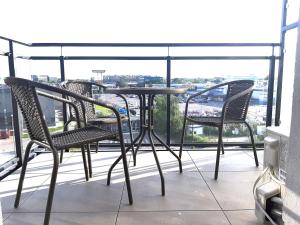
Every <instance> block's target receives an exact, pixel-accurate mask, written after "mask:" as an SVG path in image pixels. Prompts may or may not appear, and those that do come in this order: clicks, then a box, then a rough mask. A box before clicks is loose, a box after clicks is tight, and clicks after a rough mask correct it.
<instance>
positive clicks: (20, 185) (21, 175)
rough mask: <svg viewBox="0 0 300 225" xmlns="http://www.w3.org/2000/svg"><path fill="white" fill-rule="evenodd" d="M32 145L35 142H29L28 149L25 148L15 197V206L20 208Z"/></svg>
mask: <svg viewBox="0 0 300 225" xmlns="http://www.w3.org/2000/svg"><path fill="white" fill-rule="evenodd" d="M32 145H33V142H29V143H28V145H27V147H26V150H25V155H24V160H23V165H22V170H21V173H20V179H19V184H18V189H17V195H16V199H15V208H18V206H19V203H20V198H21V194H22V188H23V182H24V178H25V173H26V168H27V163H28V158H29V153H30V149H31V147H32Z"/></svg>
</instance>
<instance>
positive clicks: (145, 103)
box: [105, 87, 186, 195]
mask: <svg viewBox="0 0 300 225" xmlns="http://www.w3.org/2000/svg"><path fill="white" fill-rule="evenodd" d="M185 92H186V89H183V88H146V87H134V88H107V89H106V90H105V93H108V94H132V95H137V96H138V97H139V100H140V132H139V134H138V136H137V137H136V138H135V139H134V141H133V143H132V144H131V145H130V146H129V147H128V148H127V149H126V152H128V151H129V150H130V149H131V148H132V149H133V161H134V165H136V155H137V152H138V150H139V148H140V146H141V144H142V141H143V140H144V137H145V135H146V133H147V134H148V137H149V142H150V145H151V148H152V152H153V155H154V158H155V162H156V165H157V168H158V171H159V175H160V179H161V192H162V195H165V182H164V176H163V173H162V170H161V167H160V164H159V159H158V156H157V153H156V149H155V145H154V142H153V137H154V138H156V139H157V140H158V141H159V142H160V143H161V144H162V145H163V146H164V147H165V148H166V149H167V150H168V151H169V152H171V153H172V155H173V156H174V157H175V158H176V159H177V160H178V163H179V170H180V173H181V172H182V164H181V159H180V158H179V156H177V155H176V153H175V152H174V151H173V150H172V149H171V148H170V147H169V146H168V145H167V144H166V143H165V142H164V141H162V140H161V139H160V138H159V137H158V135H157V134H156V133H155V132H154V124H153V111H154V98H155V95H169V94H183V93H185ZM135 147H136V149H134V148H135ZM121 159H122V157H121V156H120V157H119V158H118V159H117V160H116V161H115V162H114V163H113V164H112V166H111V167H110V169H109V171H108V177H107V184H108V185H109V184H110V178H111V172H112V170H113V168H114V167H115V166H116V165H117V164H118V162H119V161H120V160H121Z"/></svg>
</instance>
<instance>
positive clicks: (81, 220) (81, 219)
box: [3, 212, 117, 225]
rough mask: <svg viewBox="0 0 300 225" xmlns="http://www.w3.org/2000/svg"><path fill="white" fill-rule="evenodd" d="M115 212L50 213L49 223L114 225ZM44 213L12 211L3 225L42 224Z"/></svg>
mask: <svg viewBox="0 0 300 225" xmlns="http://www.w3.org/2000/svg"><path fill="white" fill-rule="evenodd" d="M116 217H117V213H116V212H97V213H52V214H51V217H50V224H51V225H75V224H88V225H114V224H115V221H116ZM43 220H44V213H13V214H11V215H10V216H9V218H8V219H6V220H5V221H4V223H3V225H15V224H26V225H29V224H30V225H41V224H43Z"/></svg>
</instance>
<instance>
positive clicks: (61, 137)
mask: <svg viewBox="0 0 300 225" xmlns="http://www.w3.org/2000/svg"><path fill="white" fill-rule="evenodd" d="M5 83H6V84H7V85H8V86H10V87H11V90H12V93H13V95H14V97H15V99H16V101H17V103H18V106H19V108H20V109H21V112H22V114H23V117H24V120H25V123H26V126H27V130H28V133H29V137H30V142H29V143H28V145H27V147H26V151H25V155H24V160H23V164H22V171H21V173H20V179H19V185H18V190H17V195H16V199H15V207H16V208H17V207H18V206H19V201H20V197H21V193H22V187H23V181H24V178H25V172H26V167H27V161H28V157H29V153H30V150H31V148H32V146H33V144H36V145H38V146H42V147H44V148H46V149H49V150H50V151H51V152H52V155H53V169H52V175H51V181H50V188H49V193H48V200H47V206H46V212H45V217H44V225H48V224H49V220H50V213H51V207H52V201H53V195H54V189H55V183H56V177H57V172H58V166H59V161H58V152H57V151H58V150H61V149H65V148H71V147H81V152H82V158H83V164H84V171H85V177H86V180H88V179H89V176H88V167H87V163H86V156H85V151H84V147H83V146H84V145H87V144H89V143H93V142H97V141H101V140H105V139H119V141H120V145H121V152H122V158H123V166H124V173H125V180H126V185H127V190H128V198H129V203H130V204H132V193H131V187H130V180H129V172H128V165H127V160H126V153H125V146H124V141H123V133H122V126H121V117H120V115H119V113H118V112H117V111H116V110H115V109H114V108H113V107H112V106H109V105H106V104H103V103H101V102H99V101H95V100H93V99H90V98H87V97H84V96H80V95H77V94H74V93H72V92H69V91H67V90H64V89H61V88H57V87H53V86H49V85H45V84H41V83H37V82H33V81H30V80H25V79H21V78H12V77H9V78H5ZM36 89H39V91H38V90H36ZM40 90H46V91H51V92H53V93H58V94H61V95H65V96H69V97H73V98H76V99H78V101H86V102H90V103H92V104H96V105H100V106H103V107H105V108H108V109H111V110H112V111H113V112H114V114H115V115H116V118H117V121H118V122H117V124H118V133H112V132H110V131H106V130H103V129H101V128H99V127H95V126H86V127H83V128H81V127H80V121H79V119H77V126H78V128H77V129H74V130H71V131H66V132H62V133H57V134H53V135H51V134H50V133H49V131H48V128H47V125H46V122H45V120H44V117H43V112H42V110H41V106H40V102H39V99H38V95H42V96H45V97H48V98H51V99H54V100H57V101H61V102H64V103H66V104H70V105H72V106H73V108H74V111H75V112H76V115H77V118H79V112H78V108H77V107H76V105H74V104H73V103H72V102H71V101H70V100H67V99H64V98H61V97H58V96H54V95H50V94H49V93H44V92H41V91H40ZM88 160H89V162H91V159H90V154H88ZM89 165H90V167H91V164H90V163H89Z"/></svg>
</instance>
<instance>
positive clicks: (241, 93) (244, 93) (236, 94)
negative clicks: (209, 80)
mask: <svg viewBox="0 0 300 225" xmlns="http://www.w3.org/2000/svg"><path fill="white" fill-rule="evenodd" d="M245 84H247V86H248V87H247V86H246V87H247V88H246V89H245V87H244V88H241V87H239V85H242V87H243V86H245ZM224 86H227V87H228V89H229V87H230V86H233V89H234V87H235V86H237V91H233V95H229V94H230V92H229V90H227V96H226V98H225V100H224V102H223V106H222V112H221V116H220V117H212V118H213V119H216V118H218V119H220V121H216V120H212V121H211V122H209V121H208V120H207V121H197V119H193V118H192V117H189V116H188V107H189V102H190V101H191V100H192V99H193V98H195V97H198V96H201V95H203V94H204V93H207V92H209V91H211V90H213V89H217V88H219V87H224ZM253 86H254V82H253V81H251V80H237V81H231V82H226V83H222V84H218V85H215V86H213V87H210V88H207V89H205V90H203V91H200V92H198V93H196V94H193V95H191V96H190V97H189V98H188V99H187V101H186V105H185V112H184V120H183V129H182V134H181V141H180V142H181V144H180V150H179V158H181V156H182V151H183V144H184V143H183V142H184V136H185V126H186V121H187V120H188V121H190V122H192V123H196V124H200V125H203V126H213V127H216V128H218V133H219V134H218V146H217V156H216V165H215V175H214V178H215V180H217V179H218V173H219V162H220V152H221V150H222V154H224V144H223V140H222V136H223V129H224V125H225V124H232V123H236V124H240V123H243V124H245V125H246V126H247V128H248V130H249V132H250V137H251V144H252V150H253V154H254V160H255V165H256V166H257V167H258V166H259V163H258V159H257V154H256V148H255V142H254V138H253V131H252V129H251V126H250V125H249V124H248V123H247V122H246V120H245V119H246V115H247V111H248V106H249V102H250V98H251V95H252V92H253ZM239 89H241V90H239ZM241 98H244V99H242V102H243V105H242V106H243V108H242V112H243V115H241V114H240V112H238V111H236V112H235V113H234V114H235V115H233V118H230V119H227V118H226V116H227V112H228V110H230V104H231V103H232V102H234V101H237V100H239V99H241ZM233 111H234V110H233ZM231 117H232V115H231ZM204 118H207V117H204Z"/></svg>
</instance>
